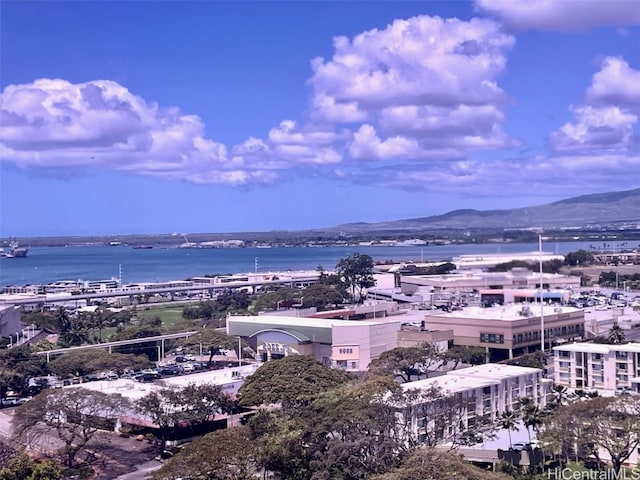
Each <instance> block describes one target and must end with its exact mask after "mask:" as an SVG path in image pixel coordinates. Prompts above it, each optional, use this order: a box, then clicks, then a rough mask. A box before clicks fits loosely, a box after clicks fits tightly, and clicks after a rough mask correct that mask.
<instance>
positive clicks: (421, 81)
mask: <svg viewBox="0 0 640 480" xmlns="http://www.w3.org/2000/svg"><path fill="white" fill-rule="evenodd" d="M0 32H1V33H0V40H1V43H0V48H1V51H0V90H1V91H2V93H1V94H0V95H1V96H0V236H14V235H15V236H32V235H43V236H45V235H86V234H126V233H165V232H181V233H193V232H239V231H269V230H279V229H285V230H298V229H306V228H317V227H325V226H334V225H338V224H341V223H347V222H359V221H368V222H375V221H385V220H394V219H402V218H412V217H422V216H428V215H436V214H442V213H445V212H448V211H450V210H454V209H458V208H475V209H493V208H513V207H520V206H531V205H539V204H543V203H547V202H550V201H554V200H559V199H562V198H567V197H571V196H576V195H581V194H587V193H598V192H607V191H614V190H625V189H630V188H637V187H639V186H640V156H639V148H638V145H639V135H638V133H639V128H638V115H639V114H640V51H639V48H640V0H629V1H616V0H613V1H605V0H602V1H600V0H589V1H581V0H564V1H557V0H556V1H553V0H510V1H506V0H477V1H475V2H463V1H447V2H435V1H433V2H429V1H425V2H420V1H410V2H403V1H388V2H387V1H353V2H349V1H344V2H338V1H318V2H312V1H308V2H307V1H297V2H293V1H291V2H285V1H259V2H248V1H226V2H217V1H208V2H169V1H166V2H151V1H149V2H98V1H95V2H56V1H51V2H17V1H15V2H14V1H3V2H2V3H0Z"/></svg>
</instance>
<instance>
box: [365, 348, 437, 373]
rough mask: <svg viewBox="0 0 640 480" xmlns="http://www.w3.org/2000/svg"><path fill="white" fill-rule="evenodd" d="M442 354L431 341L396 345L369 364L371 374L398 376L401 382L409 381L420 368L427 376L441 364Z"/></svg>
mask: <svg viewBox="0 0 640 480" xmlns="http://www.w3.org/2000/svg"><path fill="white" fill-rule="evenodd" d="M442 362H443V356H442V354H441V353H440V351H439V350H438V347H437V346H436V345H435V344H433V343H428V342H427V343H423V344H422V345H419V346H417V347H396V348H394V349H391V350H387V351H386V352H384V353H382V354H381V355H380V356H379V357H378V358H376V359H374V360H373V361H372V362H371V363H370V364H369V373H370V374H373V375H391V376H396V375H397V376H399V377H400V378H401V379H402V382H410V381H411V379H412V378H413V377H414V376H416V375H417V374H419V372H420V370H421V371H423V372H424V374H425V375H427V376H428V374H429V371H430V370H432V369H434V368H435V367H437V366H439V365H441V364H442Z"/></svg>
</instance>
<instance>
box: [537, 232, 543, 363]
mask: <svg viewBox="0 0 640 480" xmlns="http://www.w3.org/2000/svg"><path fill="white" fill-rule="evenodd" d="M538 251H539V252H540V346H541V348H542V353H544V299H543V296H544V285H543V277H542V234H538Z"/></svg>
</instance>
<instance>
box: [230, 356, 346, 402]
mask: <svg viewBox="0 0 640 480" xmlns="http://www.w3.org/2000/svg"><path fill="white" fill-rule="evenodd" d="M348 379H349V376H348V375H347V374H346V373H345V372H341V371H339V370H335V369H333V368H330V367H327V366H325V365H323V364H321V363H320V362H319V361H318V360H316V359H315V358H314V357H312V356H309V355H292V356H289V357H285V358H282V359H279V360H272V361H270V362H266V363H264V364H263V365H262V366H261V367H260V368H259V369H258V370H256V372H255V373H253V375H251V376H250V377H249V378H247V379H246V381H245V382H244V384H243V385H242V386H241V387H240V390H239V391H238V399H239V401H240V404H241V405H243V406H254V405H268V404H281V405H282V406H283V407H284V408H287V407H295V406H297V405H299V404H305V403H309V402H311V401H312V400H313V399H314V398H315V397H316V396H317V395H319V394H320V393H322V392H324V391H326V390H329V389H332V388H335V387H337V386H338V385H341V384H343V383H346V382H347V381H348Z"/></svg>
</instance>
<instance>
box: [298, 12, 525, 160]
mask: <svg viewBox="0 0 640 480" xmlns="http://www.w3.org/2000/svg"><path fill="white" fill-rule="evenodd" d="M514 42H515V40H514V38H513V37H512V36H509V35H506V34H504V33H503V32H502V31H501V28H500V25H499V24H497V23H495V22H493V21H491V20H483V19H472V20H470V21H462V20H458V19H442V18H440V17H430V16H418V17H413V18H410V19H407V20H396V21H394V22H393V23H392V24H390V25H389V26H388V27H387V28H385V29H383V30H378V29H374V30H370V31H367V32H364V33H361V34H360V35H357V36H356V37H354V38H353V39H351V40H350V39H348V38H346V37H337V38H335V39H334V50H335V53H334V55H333V57H332V58H331V59H330V60H325V59H323V58H316V59H314V60H313V62H312V68H313V72H314V73H313V76H312V77H311V78H310V80H309V83H310V84H311V85H312V87H313V89H314V91H313V97H312V102H311V103H312V107H313V115H314V116H315V118H319V119H321V120H323V121H328V122H338V123H345V124H350V123H363V122H364V125H361V126H360V127H357V128H359V130H358V132H357V133H356V134H355V135H354V141H353V144H352V145H351V146H350V148H349V151H350V152H351V154H352V155H353V156H354V157H355V158H357V159H363V158H364V157H365V156H368V157H369V159H378V160H384V159H389V158H402V157H403V156H404V158H406V159H428V158H433V157H434V156H438V155H437V154H438V153H439V154H444V155H445V156H449V158H456V157H459V156H460V155H462V154H464V153H465V152H466V151H469V150H476V149H483V148H508V147H510V146H513V145H514V143H516V142H514V140H512V139H510V138H509V137H508V136H507V135H506V134H505V133H504V132H503V131H502V123H503V122H504V115H503V114H502V111H501V107H502V106H503V105H504V104H505V103H506V102H507V101H508V97H507V95H506V94H505V92H504V91H503V90H502V89H501V88H500V87H499V86H498V83H497V77H498V76H499V75H500V74H501V73H502V72H503V71H504V70H505V67H506V52H507V51H508V50H509V49H510V48H511V47H512V46H513V44H514ZM365 140H366V141H368V140H371V141H372V142H373V143H372V144H370V145H366V144H365ZM434 153H435V154H436V155H434Z"/></svg>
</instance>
